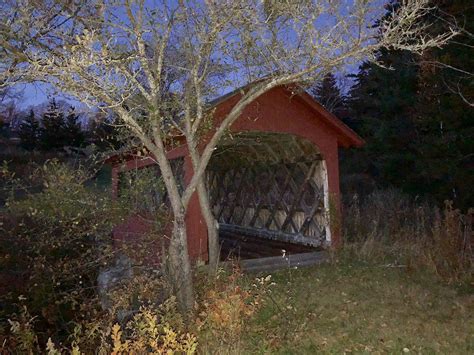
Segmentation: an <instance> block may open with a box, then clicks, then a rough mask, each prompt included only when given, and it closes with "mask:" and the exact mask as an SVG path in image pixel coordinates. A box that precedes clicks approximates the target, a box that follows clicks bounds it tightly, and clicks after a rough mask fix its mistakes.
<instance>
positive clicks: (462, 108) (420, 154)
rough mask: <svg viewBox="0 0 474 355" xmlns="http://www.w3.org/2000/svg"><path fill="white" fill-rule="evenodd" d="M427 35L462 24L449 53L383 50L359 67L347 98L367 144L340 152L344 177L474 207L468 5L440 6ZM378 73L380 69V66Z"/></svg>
mask: <svg viewBox="0 0 474 355" xmlns="http://www.w3.org/2000/svg"><path fill="white" fill-rule="evenodd" d="M438 5H439V6H440V8H439V9H438V10H437V13H436V14H435V15H433V16H432V17H430V16H427V17H425V18H423V19H421V20H420V21H421V22H422V23H430V24H431V26H430V28H431V29H430V30H431V31H433V32H442V31H443V29H444V24H445V23H442V24H440V23H438V22H437V21H434V20H433V19H436V18H439V15H440V14H443V15H446V14H449V16H452V17H450V18H449V19H448V20H447V21H446V22H448V23H451V22H453V21H456V20H457V21H459V22H460V23H461V22H462V23H465V26H466V27H465V31H463V32H462V33H461V34H460V35H459V36H458V37H457V38H456V41H453V42H452V43H450V44H449V45H447V46H446V47H444V48H442V49H434V50H430V51H427V52H426V53H425V54H424V55H423V56H421V57H420V56H415V55H413V54H412V53H410V52H408V51H397V50H393V49H387V48H383V49H381V50H379V51H378V54H377V59H378V64H379V65H376V64H373V63H364V64H362V65H361V66H360V68H359V72H358V74H357V75H356V76H355V79H356V84H355V86H354V87H353V88H352V90H351V92H350V101H349V103H350V107H351V110H352V115H353V117H352V120H353V122H354V128H355V129H356V131H357V132H358V133H359V134H360V135H361V136H362V137H364V139H365V140H366V142H367V144H366V146H365V147H364V148H363V149H362V150H357V151H353V152H350V153H343V159H342V163H343V164H342V166H343V171H345V172H346V175H347V174H354V173H355V174H359V175H369V176H371V177H372V178H373V179H375V181H376V182H377V183H378V184H379V185H381V186H384V187H387V186H394V187H397V188H400V189H402V190H403V191H405V192H407V193H409V194H411V195H413V196H416V195H421V196H425V197H431V198H434V199H435V200H436V201H437V202H438V204H439V205H441V204H442V203H443V200H444V199H446V198H449V199H451V200H453V201H454V204H455V206H456V208H461V209H462V210H463V211H467V210H468V208H470V207H472V206H473V205H474V200H473V195H472V193H470V190H471V186H472V185H473V184H474V181H473V176H472V174H469V170H470V167H471V166H472V164H473V157H472V154H471V153H472V151H473V145H472V142H473V141H474V140H473V139H472V138H473V121H472V117H474V116H473V109H474V108H473V107H472V105H470V104H469V102H466V98H470V97H471V96H472V80H473V77H472V73H471V74H469V73H470V72H471V71H472V70H471V68H472V67H473V59H472V58H473V56H472V53H471V52H472V43H473V42H472V36H470V35H469V33H472V23H474V22H473V21H472V19H473V18H474V13H473V10H472V6H470V5H468V4H467V3H466V2H464V1H462V0H461V1H441V2H439V4H438ZM381 66H383V67H381Z"/></svg>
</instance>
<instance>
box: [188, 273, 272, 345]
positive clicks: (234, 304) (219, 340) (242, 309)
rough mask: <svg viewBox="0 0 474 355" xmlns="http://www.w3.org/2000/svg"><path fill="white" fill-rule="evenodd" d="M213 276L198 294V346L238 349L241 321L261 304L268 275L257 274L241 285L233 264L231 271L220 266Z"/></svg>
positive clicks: (241, 329)
mask: <svg viewBox="0 0 474 355" xmlns="http://www.w3.org/2000/svg"><path fill="white" fill-rule="evenodd" d="M214 277H215V279H212V281H213V282H212V283H211V285H207V287H206V290H205V292H204V294H203V296H202V300H201V303H200V306H199V316H198V319H197V321H196V324H197V329H198V332H199V339H200V343H201V344H202V350H203V351H204V352H206V351H211V350H210V349H213V351H215V352H217V353H228V352H230V351H233V352H236V353H238V352H239V349H240V344H241V341H242V339H241V337H242V334H243V331H244V327H245V324H246V323H248V321H249V319H250V318H251V317H252V316H253V315H254V314H255V313H256V312H257V310H258V309H260V307H261V306H262V304H263V300H264V297H263V295H264V294H265V292H267V290H268V285H269V282H270V276H267V277H266V278H258V279H257V280H256V282H255V283H254V284H253V288H252V287H245V283H244V282H242V281H243V279H242V274H241V271H240V269H239V268H238V267H235V266H234V267H233V268H232V272H231V273H228V272H226V271H225V270H223V269H220V270H218V273H217V274H216V275H215V276H214ZM247 285H248V283H247ZM216 349H218V350H216Z"/></svg>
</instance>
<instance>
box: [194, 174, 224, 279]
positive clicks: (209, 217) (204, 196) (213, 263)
mask: <svg viewBox="0 0 474 355" xmlns="http://www.w3.org/2000/svg"><path fill="white" fill-rule="evenodd" d="M197 190H198V196H199V204H200V206H201V213H202V215H203V217H204V220H205V221H206V226H207V243H208V251H209V270H210V271H211V273H213V272H215V271H216V270H217V265H218V263H219V254H220V250H219V249H220V248H219V231H218V224H217V221H216V220H215V218H214V215H213V214H212V206H211V203H210V201H209V195H208V192H207V188H206V184H205V183H204V179H201V181H200V182H199V184H198V187H197Z"/></svg>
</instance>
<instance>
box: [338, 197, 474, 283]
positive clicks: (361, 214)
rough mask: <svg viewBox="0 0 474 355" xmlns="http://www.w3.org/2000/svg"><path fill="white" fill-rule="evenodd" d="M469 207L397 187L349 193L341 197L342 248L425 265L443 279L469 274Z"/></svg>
mask: <svg viewBox="0 0 474 355" xmlns="http://www.w3.org/2000/svg"><path fill="white" fill-rule="evenodd" d="M473 212H474V210H473V209H470V210H469V211H468V212H467V213H465V214H463V213H461V211H459V210H457V209H454V208H453V206H452V203H451V202H449V201H446V202H445V206H444V208H443V209H440V208H438V207H437V206H432V205H430V204H428V203H427V202H422V201H417V200H416V199H412V198H410V197H408V196H406V195H404V194H402V193H400V192H399V191H397V190H381V191H374V192H373V193H371V194H369V195H367V196H366V197H364V198H360V197H359V196H358V195H353V196H352V198H351V199H350V200H349V201H348V202H346V203H345V206H344V219H343V230H344V237H345V247H344V250H345V251H347V252H349V253H350V255H352V256H355V257H357V258H360V259H364V260H377V261H382V260H390V261H391V262H393V263H395V264H398V265H404V266H407V267H419V266H423V267H429V268H430V269H431V270H432V271H434V272H435V273H436V274H438V275H439V276H440V277H442V278H443V279H444V280H447V281H460V280H462V279H467V278H470V277H471V276H472V266H473V263H472V261H473V252H472V244H473V238H472V224H473V215H474V213H473Z"/></svg>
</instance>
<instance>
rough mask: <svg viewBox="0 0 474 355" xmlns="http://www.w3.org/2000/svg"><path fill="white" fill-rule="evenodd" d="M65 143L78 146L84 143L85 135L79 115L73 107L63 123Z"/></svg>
mask: <svg viewBox="0 0 474 355" xmlns="http://www.w3.org/2000/svg"><path fill="white" fill-rule="evenodd" d="M64 137H65V143H66V145H68V146H72V147H80V146H82V145H83V144H84V141H85V136H84V132H83V131H82V127H81V123H80V122H79V116H78V115H77V114H76V110H75V108H74V107H71V108H70V110H69V112H68V115H67V117H66V120H65V123H64Z"/></svg>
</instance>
